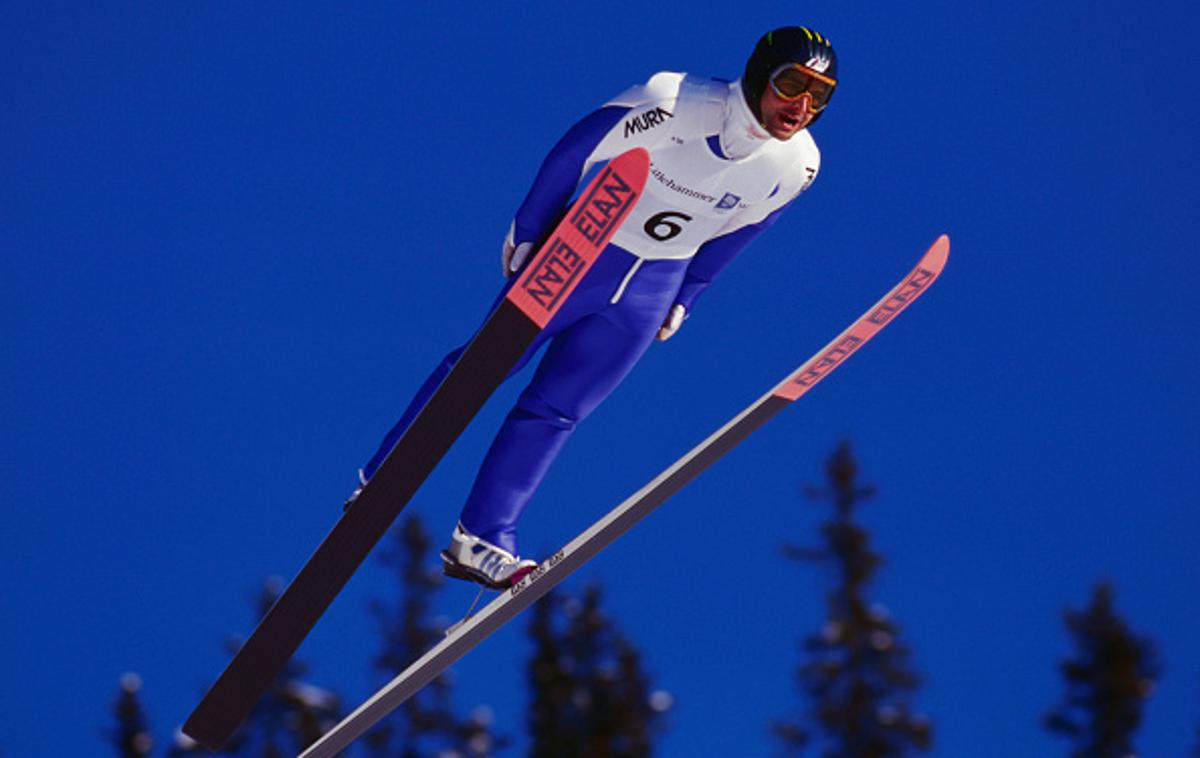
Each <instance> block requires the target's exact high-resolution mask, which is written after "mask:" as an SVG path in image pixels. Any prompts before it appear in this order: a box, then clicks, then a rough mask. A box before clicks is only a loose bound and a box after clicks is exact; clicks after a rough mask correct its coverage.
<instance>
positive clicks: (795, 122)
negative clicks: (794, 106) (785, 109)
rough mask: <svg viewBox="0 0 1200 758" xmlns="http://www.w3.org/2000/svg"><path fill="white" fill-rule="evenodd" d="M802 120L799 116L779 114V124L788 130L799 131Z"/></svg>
mask: <svg viewBox="0 0 1200 758" xmlns="http://www.w3.org/2000/svg"><path fill="white" fill-rule="evenodd" d="M801 123H802V119H801V117H800V116H794V115H792V114H790V113H782V112H781V113H780V114H779V124H780V125H781V126H782V127H783V128H785V129H788V130H793V129H799V128H800V124H801Z"/></svg>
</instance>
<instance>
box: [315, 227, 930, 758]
mask: <svg viewBox="0 0 1200 758" xmlns="http://www.w3.org/2000/svg"><path fill="white" fill-rule="evenodd" d="M949 254H950V240H949V238H948V237H946V236H945V235H942V236H941V237H939V238H938V239H937V241H935V242H934V243H933V246H932V247H930V248H929V250H928V251H926V253H925V255H924V256H922V257H921V260H920V262H919V263H918V264H917V266H916V268H914V269H913V270H912V271H911V272H910V273H909V275H908V276H906V277H905V278H904V280H903V281H901V282H900V284H898V285H896V287H895V288H894V289H892V290H891V291H890V292H888V293H887V295H885V296H884V297H883V299H882V300H880V301H879V302H878V303H876V304H875V305H874V306H873V307H872V308H871V309H870V310H868V311H867V312H866V313H864V314H863V315H862V316H861V317H860V318H859V319H858V320H857V321H855V322H854V323H853V324H851V325H850V327H849V328H848V329H846V330H845V331H844V332H842V333H841V334H839V335H838V336H837V337H836V338H835V339H834V340H833V341H832V342H830V343H829V344H828V345H826V346H825V347H824V348H823V349H822V350H821V351H819V352H818V353H817V354H816V355H814V356H813V357H812V358H810V359H809V360H808V361H806V362H805V363H804V364H803V365H801V366H800V367H799V368H798V369H796V370H795V371H793V372H792V373H791V374H789V375H788V377H787V378H786V379H784V380H783V381H782V382H780V383H779V384H777V385H776V386H775V387H773V388H772V389H771V391H770V392H768V393H767V394H765V395H763V396H762V397H761V398H759V399H758V400H756V401H755V402H754V403H753V404H751V405H750V406H749V407H748V408H746V409H745V410H743V411H742V412H741V413H739V414H738V415H737V416H735V417H734V418H733V419H731V420H730V421H729V422H728V423H726V424H725V425H724V426H723V427H721V428H720V429H718V430H717V431H716V432H714V433H713V434H712V435H710V436H709V437H708V439H706V440H704V441H703V442H701V443H700V444H699V445H697V446H696V447H694V448H693V449H692V450H691V451H690V452H688V453H687V455H685V456H683V457H682V458H680V459H679V460H677V461H675V463H673V464H672V465H671V466H670V467H669V468H668V469H667V470H665V471H663V472H662V473H661V474H659V475H658V476H657V477H655V478H654V479H653V480H652V481H651V482H650V483H649V484H647V485H646V486H644V487H642V488H641V489H640V490H638V491H637V492H636V493H634V494H633V495H632V496H631V497H629V498H628V499H627V500H625V502H623V503H621V504H620V505H618V506H617V507H616V508H614V509H613V510H612V511H610V512H609V513H608V515H606V516H604V517H603V518H602V519H600V520H599V521H597V522H596V523H595V524H593V525H592V526H591V527H590V528H588V529H587V531H585V532H583V533H582V534H580V535H579V536H578V537H576V538H575V539H573V540H571V542H569V543H568V544H567V545H566V546H565V547H563V548H562V549H561V550H559V551H558V552H556V553H555V554H554V555H552V556H550V557H549V558H547V559H546V560H544V561H542V563H541V564H539V565H538V567H537V568H536V569H534V571H533V572H532V573H530V574H528V575H527V576H525V577H524V578H523V579H521V580H520V581H519V582H518V583H517V584H516V585H514V586H513V587H512V588H511V589H508V590H506V591H505V592H504V593H503V594H501V595H500V596H499V597H497V598H496V599H495V600H493V601H492V602H491V603H490V604H489V605H487V606H486V607H485V608H484V609H483V610H482V611H480V612H479V613H478V614H477V615H475V616H471V617H470V618H468V619H466V620H465V622H463V623H461V625H458V626H456V627H455V628H454V629H453V631H452V632H450V633H449V634H448V635H447V637H446V638H445V639H444V640H442V641H441V642H439V643H438V644H437V645H435V646H434V647H433V648H432V649H430V650H429V651H428V652H427V653H425V655H423V656H422V657H421V658H419V659H417V661H416V662H414V663H413V664H412V665H411V666H409V667H408V668H407V669H405V670H404V672H403V673H401V674H400V675H399V676H397V677H396V678H395V679H393V680H392V681H391V682H389V683H388V684H387V685H386V686H384V687H383V688H382V689H380V690H379V691H378V692H376V693H375V694H374V695H373V696H371V698H370V699H369V700H367V701H366V702H364V703H363V704H362V705H361V706H359V707H358V708H357V709H356V710H355V711H354V712H353V713H351V714H350V715H349V716H347V717H346V718H345V719H343V720H342V721H341V722H340V723H339V724H338V725H337V726H335V727H334V728H333V729H332V730H330V731H329V732H328V733H326V734H325V735H324V736H323V737H322V738H321V739H320V740H318V741H317V742H315V743H313V745H312V746H311V747H309V748H308V749H307V750H305V751H304V752H303V753H301V755H300V758H330V757H331V756H334V755H337V754H338V753H339V752H341V751H342V750H344V749H345V748H346V747H347V746H349V745H350V744H351V743H352V742H353V741H354V740H355V739H357V738H358V737H359V736H360V735H362V734H363V733H364V732H366V731H367V729H369V728H370V727H371V726H372V725H374V724H375V723H376V722H377V721H379V720H380V719H382V718H383V717H384V716H386V715H387V714H388V713H390V712H391V711H393V710H394V709H395V708H397V707H398V706H400V705H401V704H402V703H403V702H404V701H405V700H407V699H408V698H410V697H412V696H413V695H414V694H416V693H417V692H419V691H420V690H421V688H423V687H424V686H425V685H426V684H428V683H429V682H431V681H432V680H433V679H434V678H436V677H437V676H438V675H439V674H441V673H442V672H443V671H445V670H446V669H447V668H448V667H450V666H451V665H453V663H454V662H455V661H457V660H458V659H459V658H461V657H462V656H463V655H465V654H466V653H467V652H468V651H470V650H471V649H472V648H473V647H475V646H476V645H478V644H479V643H480V642H482V641H483V640H484V639H486V638H487V637H488V636H489V635H490V634H492V633H493V632H495V631H496V630H497V629H499V628H500V627H501V626H503V625H504V624H505V623H506V622H508V621H509V620H510V619H512V618H513V617H514V616H516V615H517V614H519V613H520V612H521V611H523V610H524V609H525V608H527V607H529V606H530V605H532V604H533V603H534V601H536V600H538V599H539V598H541V597H542V596H543V595H545V594H546V593H547V592H549V591H550V590H551V589H553V588H554V587H555V586H556V585H557V584H559V583H560V582H562V581H563V580H564V579H566V578H567V577H568V576H570V575H571V573H573V572H574V571H575V570H576V569H578V568H579V567H580V566H582V565H583V564H584V563H586V562H587V561H588V560H590V559H591V558H592V557H593V556H595V555H596V554H597V553H599V552H600V551H601V550H603V549H604V548H606V547H607V546H609V545H610V544H612V543H613V541H614V540H616V539H617V538H618V537H620V536H621V535H622V534H624V533H625V532H627V531H628V530H629V529H630V528H632V527H633V525H634V524H636V523H637V522H638V521H641V520H642V519H643V518H645V517H646V516H647V515H648V514H649V513H650V512H651V511H653V510H654V509H655V508H657V507H658V506H659V505H661V504H662V503H663V502H665V501H666V500H667V499H668V498H670V497H671V496H672V495H674V494H675V493H676V492H678V491H679V490H680V489H681V488H683V486H684V485H686V484H687V483H688V482H690V481H691V480H692V479H694V478H695V477H696V476H697V475H699V474H700V473H701V472H702V471H704V470H705V469H706V468H708V467H709V466H710V465H712V464H713V463H714V462H716V461H717V460H718V459H719V458H721V456H723V455H725V453H727V452H729V451H730V450H732V449H733V448H734V447H735V446H737V444H738V443H740V442H741V441H742V440H744V439H746V438H747V437H749V436H750V434H752V433H753V432H754V431H755V430H756V429H758V428H759V427H760V426H762V425H763V424H764V423H766V422H767V420H769V419H770V418H771V417H772V416H774V415H775V414H777V413H779V411H781V410H783V409H784V408H786V407H787V406H788V405H790V404H791V403H793V402H795V401H796V400H797V399H799V398H800V397H801V396H802V395H804V393H806V392H808V391H809V390H810V389H812V388H813V387H814V386H815V385H816V384H817V383H818V382H820V381H821V380H822V379H824V378H825V377H826V376H828V375H829V374H830V372H832V371H833V370H834V369H836V368H837V367H838V366H840V365H841V364H842V363H844V362H845V360H846V359H847V358H849V357H850V356H851V355H853V354H854V353H855V352H856V351H857V350H858V349H859V348H861V347H862V346H863V345H864V344H866V342H867V341H868V340H870V339H871V338H872V337H874V336H875V335H876V334H877V333H878V332H879V331H880V330H881V329H883V327H885V326H887V324H889V323H890V322H891V320H892V319H893V318H895V316H896V315H897V314H898V313H900V312H901V311H902V310H904V309H905V308H907V307H908V306H909V305H911V304H912V302H913V301H914V300H916V299H917V298H918V297H919V296H920V295H921V293H923V292H925V290H927V289H928V288H929V286H930V285H931V284H933V282H934V281H935V280H936V279H937V278H938V275H939V274H941V272H942V269H943V268H944V267H945V265H946V259H947V257H948V256H949Z"/></svg>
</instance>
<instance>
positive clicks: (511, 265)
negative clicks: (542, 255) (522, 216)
mask: <svg viewBox="0 0 1200 758" xmlns="http://www.w3.org/2000/svg"><path fill="white" fill-rule="evenodd" d="M515 231H516V222H514V223H513V225H512V226H510V227H508V236H506V237H505V238H504V246H503V247H502V248H501V249H500V262H501V264H503V266H504V278H505V279H507V278H508V277H510V276H512V275H513V274H515V273H517V272H518V271H520V270H521V266H524V265H525V259H526V258H528V257H529V254H530V253H531V252H533V243H532V242H522V243H520V244H516V243H514V242H513V233H514V232H515Z"/></svg>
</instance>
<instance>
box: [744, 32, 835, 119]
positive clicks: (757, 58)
mask: <svg viewBox="0 0 1200 758" xmlns="http://www.w3.org/2000/svg"><path fill="white" fill-rule="evenodd" d="M789 63H790V64H795V65H798V66H800V67H802V68H805V69H808V70H809V71H812V72H814V73H817V74H820V75H822V76H823V77H828V78H830V79H832V80H833V81H834V82H835V83H836V82H837V54H836V53H834V52H833V45H832V44H830V42H829V40H828V39H827V38H825V37H823V36H821V35H820V34H818V33H817V32H814V31H813V30H811V29H806V28H804V27H803V26H785V27H783V28H782V29H776V30H774V31H770V32H767V33H766V34H764V35H763V37H762V39H760V40H759V41H758V44H757V45H755V46H754V52H753V53H751V54H750V59H749V60H748V61H746V72H745V73H744V74H743V75H742V93H743V94H744V95H745V96H746V105H749V106H750V111H751V112H752V113H753V114H754V117H755V118H757V119H760V120H761V119H762V111H761V108H760V107H759V102H760V101H761V100H762V95H763V92H764V91H765V90H766V88H767V81H768V80H769V79H770V78H771V74H773V73H775V71H776V70H778V69H779V67H780V66H786V65H787V64H789ZM831 97H832V93H831ZM823 112H824V111H821V113H823ZM821 113H817V114H816V115H815V116H813V119H812V121H811V122H809V123H810V124H811V123H814V122H816V120H817V119H818V118H820V116H821Z"/></svg>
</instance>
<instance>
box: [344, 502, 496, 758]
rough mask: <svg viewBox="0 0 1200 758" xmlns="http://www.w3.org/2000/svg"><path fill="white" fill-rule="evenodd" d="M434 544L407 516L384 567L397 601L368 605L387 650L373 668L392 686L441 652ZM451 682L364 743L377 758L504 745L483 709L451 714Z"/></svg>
mask: <svg viewBox="0 0 1200 758" xmlns="http://www.w3.org/2000/svg"><path fill="white" fill-rule="evenodd" d="M429 552H430V540H429V535H428V534H427V533H426V531H425V527H424V526H423V525H422V523H421V520H420V518H419V517H417V516H415V515H414V516H409V517H408V518H406V519H405V520H404V521H403V523H402V524H401V525H400V526H399V527H397V528H395V529H393V530H392V531H391V537H390V540H389V542H388V545H387V549H386V550H385V551H384V553H383V556H382V558H383V563H384V565H386V566H387V567H388V568H389V569H390V570H391V571H392V572H393V573H394V576H395V580H396V581H395V587H396V592H397V601H396V602H395V603H394V604H393V603H386V602H384V601H381V600H376V601H374V602H372V603H371V608H370V610H371V615H372V616H374V617H375V620H376V622H377V624H378V627H379V631H380V634H381V635H382V637H383V644H382V647H381V648H380V651H379V653H378V655H376V657H375V660H374V668H375V670H376V671H377V672H379V673H380V674H381V678H382V679H383V680H384V681H387V680H390V679H392V678H393V677H394V676H396V674H398V673H399V672H401V671H403V670H404V669H405V668H407V667H408V665H409V664H411V663H412V662H413V661H415V660H416V659H417V658H419V657H420V656H421V655H423V654H424V653H425V651H426V650H428V649H429V648H431V647H433V646H434V645H435V644H437V643H438V642H439V641H440V640H441V639H442V636H443V634H444V630H445V627H446V623H445V622H444V621H440V622H439V621H438V620H437V619H435V618H434V617H433V611H432V608H433V600H434V596H435V595H436V594H437V592H438V590H439V589H440V588H441V586H442V581H443V578H442V574H441V570H440V568H437V567H436V559H435V560H432V561H431V560H430V559H429ZM451 694H452V688H451V674H450V673H449V672H447V673H444V674H442V675H441V676H439V677H438V678H437V679H435V680H433V681H432V682H430V683H429V684H428V685H427V686H426V687H425V688H424V689H423V690H421V692H419V693H417V695H415V696H414V697H412V698H410V699H409V700H408V701H407V702H405V703H404V704H403V705H402V706H400V707H399V708H398V709H396V710H395V711H394V712H393V713H392V714H391V715H390V716H388V717H387V718H386V719H384V721H383V722H382V723H380V724H379V725H378V726H377V727H375V728H374V729H373V730H371V732H370V733H368V734H367V736H366V737H365V738H364V741H365V742H366V744H367V746H368V749H369V751H370V752H371V754H372V755H375V756H379V757H380V758H384V757H385V756H386V758H395V757H396V756H399V757H401V758H422V757H423V756H429V757H430V758H465V757H466V756H485V755H490V754H491V753H492V752H493V751H495V750H497V749H500V748H502V747H504V746H505V745H506V744H507V742H508V741H507V740H506V739H504V738H497V737H494V736H493V735H492V734H491V731H490V729H491V722H492V712H491V710H490V709H489V708H487V707H479V708H476V709H475V710H474V712H472V714H471V715H470V716H467V717H459V716H458V715H456V714H455V712H454V707H453V701H452V697H451Z"/></svg>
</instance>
